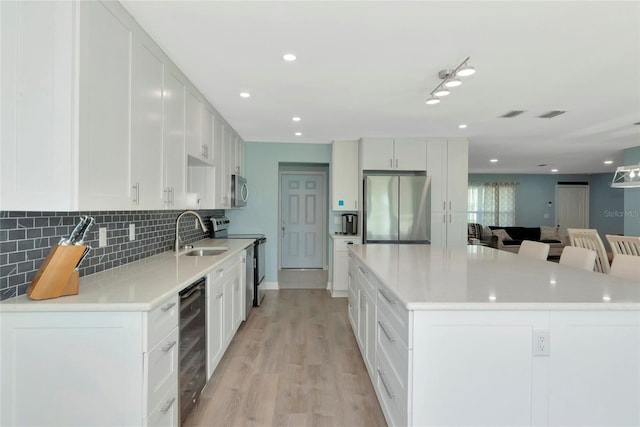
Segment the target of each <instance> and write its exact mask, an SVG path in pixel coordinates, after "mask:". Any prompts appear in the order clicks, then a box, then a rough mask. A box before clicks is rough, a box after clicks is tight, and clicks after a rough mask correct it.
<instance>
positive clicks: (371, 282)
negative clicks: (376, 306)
mask: <svg viewBox="0 0 640 427" xmlns="http://www.w3.org/2000/svg"><path fill="white" fill-rule="evenodd" d="M358 282H359V283H360V285H361V286H362V289H363V290H364V291H365V292H366V293H367V294H369V297H370V298H371V301H375V295H376V288H377V287H378V286H377V285H378V281H377V279H376V278H375V276H374V275H373V274H372V273H371V272H370V271H369V270H367V268H366V267H365V266H363V265H361V264H359V265H358Z"/></svg>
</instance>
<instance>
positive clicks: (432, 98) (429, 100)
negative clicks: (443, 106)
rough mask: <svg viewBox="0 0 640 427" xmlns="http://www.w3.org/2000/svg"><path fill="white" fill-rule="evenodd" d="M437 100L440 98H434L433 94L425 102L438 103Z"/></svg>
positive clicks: (429, 103) (428, 103)
mask: <svg viewBox="0 0 640 427" xmlns="http://www.w3.org/2000/svg"><path fill="white" fill-rule="evenodd" d="M439 102H440V100H439V99H438V98H436V97H435V96H432V97H431V98H429V99H427V101H426V104H427V105H435V104H438V103H439Z"/></svg>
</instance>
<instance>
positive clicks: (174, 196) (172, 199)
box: [171, 187, 176, 206]
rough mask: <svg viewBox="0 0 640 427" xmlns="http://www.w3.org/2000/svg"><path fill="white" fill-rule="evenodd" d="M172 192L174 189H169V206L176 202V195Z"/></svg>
mask: <svg viewBox="0 0 640 427" xmlns="http://www.w3.org/2000/svg"><path fill="white" fill-rule="evenodd" d="M174 190H175V188H173V187H171V206H173V205H174V204H175V202H176V194H175V192H174Z"/></svg>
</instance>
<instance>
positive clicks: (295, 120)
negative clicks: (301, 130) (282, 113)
mask: <svg viewBox="0 0 640 427" xmlns="http://www.w3.org/2000/svg"><path fill="white" fill-rule="evenodd" d="M291 120H293V121H294V122H299V121H300V117H297V116H296V117H294V118H292V119H291Z"/></svg>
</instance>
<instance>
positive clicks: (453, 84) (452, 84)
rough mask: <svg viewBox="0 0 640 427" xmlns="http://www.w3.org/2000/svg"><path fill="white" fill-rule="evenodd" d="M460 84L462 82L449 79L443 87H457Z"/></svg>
mask: <svg viewBox="0 0 640 427" xmlns="http://www.w3.org/2000/svg"><path fill="white" fill-rule="evenodd" d="M461 84H462V80H460V79H455V78H454V79H449V80H447V81H446V82H444V85H445V87H458V86H460V85H461Z"/></svg>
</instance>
